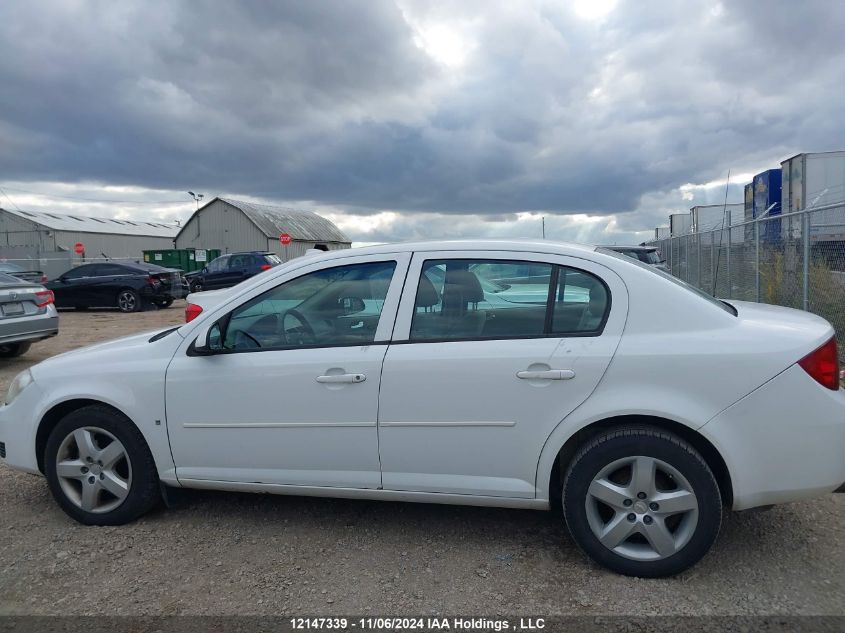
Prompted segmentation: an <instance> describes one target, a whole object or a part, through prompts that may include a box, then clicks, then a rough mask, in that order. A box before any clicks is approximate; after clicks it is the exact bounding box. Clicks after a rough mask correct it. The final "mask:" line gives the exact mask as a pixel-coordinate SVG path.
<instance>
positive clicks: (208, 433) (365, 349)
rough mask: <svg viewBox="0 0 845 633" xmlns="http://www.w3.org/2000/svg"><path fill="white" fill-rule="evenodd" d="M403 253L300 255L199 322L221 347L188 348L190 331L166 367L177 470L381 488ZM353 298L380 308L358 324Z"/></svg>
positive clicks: (212, 476) (204, 477) (220, 477)
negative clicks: (383, 391)
mask: <svg viewBox="0 0 845 633" xmlns="http://www.w3.org/2000/svg"><path fill="white" fill-rule="evenodd" d="M409 260H410V255H409V254H407V253H400V254H395V255H387V256H384V255H382V256H367V257H361V256H357V257H354V256H353V257H345V258H343V259H341V260H332V261H328V262H325V261H324V262H320V263H310V264H305V265H304V266H302V267H300V268H298V269H296V270H294V271H289V272H288V273H286V274H285V275H284V276H283V277H281V278H277V279H273V280H269V281H267V282H265V283H263V284H262V285H260V286H259V287H258V288H254V289H251V290H250V291H249V293H248V294H247V295H244V297H243V298H239V299H238V300H237V301H234V302H231V304H229V305H224V306H220V307H218V308H217V309H216V310H215V311H214V312H213V313H210V314H209V315H208V316H206V317H204V318H200V319H198V320H197V321H198V322H200V324H203V323H204V324H208V325H210V324H211V323H216V324H219V325H218V326H216V328H215V329H214V330H213V333H214V335H213V337H212V340H213V341H215V343H214V344H215V346H216V347H217V350H218V352H219V353H215V354H213V355H207V356H197V355H193V354H192V353H191V351H190V346H191V344H192V341H193V339H194V338H196V335H197V334H196V332H197V330H196V329H194V330H193V333H192V334H191V335H188V338H187V339H186V342H185V343H184V344H183V346H182V349H180V351H178V352H177V353H176V355H175V356H174V358H173V360H172V361H171V363H170V366H169V367H168V370H167V377H166V381H167V382H166V385H167V386H166V402H167V430H168V435H169V438H170V444H171V449H172V453H173V459H174V461H175V464H176V474H177V477H178V478H179V479H180V480H194V481H208V480H214V481H227V482H239V483H243V484H250V483H260V484H277V485H296V486H331V487H348V488H378V487H379V486H380V485H381V474H380V469H379V458H378V435H377V429H376V423H377V411H378V390H379V380H380V375H381V366H382V361H383V360H384V354H385V351H386V349H387V343H388V341H389V339H390V333H391V331H392V328H393V323H394V318H395V313H396V308H397V306H398V303H399V297H400V294H401V286H402V282H403V280H404V276H405V273H406V270H407V264H408V262H409ZM385 277H387V279H388V282H387V283H384V279H385ZM362 303H363V304H365V305H366V306H367V308H368V309H372V307H373V306H374V305H378V306H380V307H379V317H378V318H377V319H375V320H373V319H369V316H368V317H367V319H364V318H362V319H360V323H361V324H360V325H359V323H358V322H351V320H350V318H349V317H350V316H351V315H350V314H349V311H350V307H349V306H352V307H353V308H356V307H357V308H360V307H361V305H362ZM206 327H207V325H206Z"/></svg>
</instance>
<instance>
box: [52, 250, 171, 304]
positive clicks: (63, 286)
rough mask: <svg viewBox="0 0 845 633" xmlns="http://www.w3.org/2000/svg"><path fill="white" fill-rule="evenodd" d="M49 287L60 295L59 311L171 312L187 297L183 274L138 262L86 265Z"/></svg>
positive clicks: (57, 297) (63, 276)
mask: <svg viewBox="0 0 845 633" xmlns="http://www.w3.org/2000/svg"><path fill="white" fill-rule="evenodd" d="M45 285H46V287H47V288H49V289H50V290H52V291H53V293H54V294H55V295H56V306H57V307H59V308H77V309H81V310H84V309H85V308H104V307H116V308H118V309H119V310H120V311H121V312H137V311H138V310H142V309H143V308H144V306H145V305H155V306H158V307H159V308H167V307H169V306H170V304H172V303H173V300H174V299H176V298H179V297H182V296H184V294H185V291H184V289H183V287H182V276H181V275H180V273H179V271H177V270H172V269H170V268H162V267H161V266H156V265H155V264H145V263H134V262H133V263H125V262H120V263H114V262H103V263H98V264H83V265H82V266H77V267H76V268H71V269H70V270H69V271H67V272H66V273H64V274H63V275H62V276H61V277H59V278H58V279H55V280H53V281H51V282H48V283H47V284H45Z"/></svg>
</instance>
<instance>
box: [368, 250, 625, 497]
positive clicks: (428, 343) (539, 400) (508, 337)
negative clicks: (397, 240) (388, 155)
mask: <svg viewBox="0 0 845 633" xmlns="http://www.w3.org/2000/svg"><path fill="white" fill-rule="evenodd" d="M626 314H627V294H626V290H625V287H624V284H623V283H622V281H621V279H619V277H618V276H616V275H615V273H612V272H611V271H610V270H608V269H606V268H604V267H603V266H600V265H597V264H594V263H591V262H588V261H585V260H580V259H577V258H572V257H563V256H554V255H535V254H528V253H522V252H515V253H510V254H507V253H505V254H503V253H499V252H486V253H485V252H472V251H468V252H440V253H417V254H415V255H414V258H413V260H412V263H411V266H410V269H409V272H408V280H407V282H406V284H405V289H404V292H403V296H402V302H401V305H400V308H399V313H398V316H397V323H396V328H395V331H394V341H393V343H392V344H391V346H390V348H389V350H388V352H387V355H386V357H385V361H384V367H383V371H382V384H381V392H380V398H379V446H380V456H381V464H382V481H383V486H384V488H385V489H386V490H406V491H424V492H434V493H453V494H467V495H484V496H495V497H521V498H531V497H534V496H535V477H536V470H537V463H538V459H539V456H540V452H541V449H542V447H543V444H544V443H545V441H546V439H547V438H548V437H549V435H550V434H551V432H552V430H553V429H554V428H555V427H556V426H557V425H558V424H559V423H560V422H561V421H562V420H563V419H564V418H565V417H566V416H567V414H569V413H570V412H571V411H572V410H573V409H575V407H577V406H578V405H579V404H581V403H582V402H583V401H584V400H585V399H586V398H587V397H588V396H589V395H590V393H591V392H592V391H593V389H594V388H595V387H596V385H597V384H598V382H599V380H600V379H601V377H602V375H603V374H604V372H605V369H606V368H607V366H608V364H609V362H610V360H611V358H612V357H613V354H614V352H615V350H616V347H617V345H618V343H619V339H620V336H621V333H622V328H623V325H624V322H625V315H626Z"/></svg>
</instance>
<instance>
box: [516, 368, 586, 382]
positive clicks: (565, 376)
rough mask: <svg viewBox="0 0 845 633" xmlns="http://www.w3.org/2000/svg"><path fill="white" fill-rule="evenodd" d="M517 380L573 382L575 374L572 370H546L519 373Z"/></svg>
mask: <svg viewBox="0 0 845 633" xmlns="http://www.w3.org/2000/svg"><path fill="white" fill-rule="evenodd" d="M516 377H517V378H522V379H523V380H571V379H572V378H575V372H574V371H572V370H571V369H546V370H544V371H518V372H516Z"/></svg>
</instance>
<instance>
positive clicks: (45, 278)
mask: <svg viewBox="0 0 845 633" xmlns="http://www.w3.org/2000/svg"><path fill="white" fill-rule="evenodd" d="M48 281H50V280H49V279H47V275H45V274H44V273H41V283H42V284H46V283H47V282H48Z"/></svg>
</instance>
